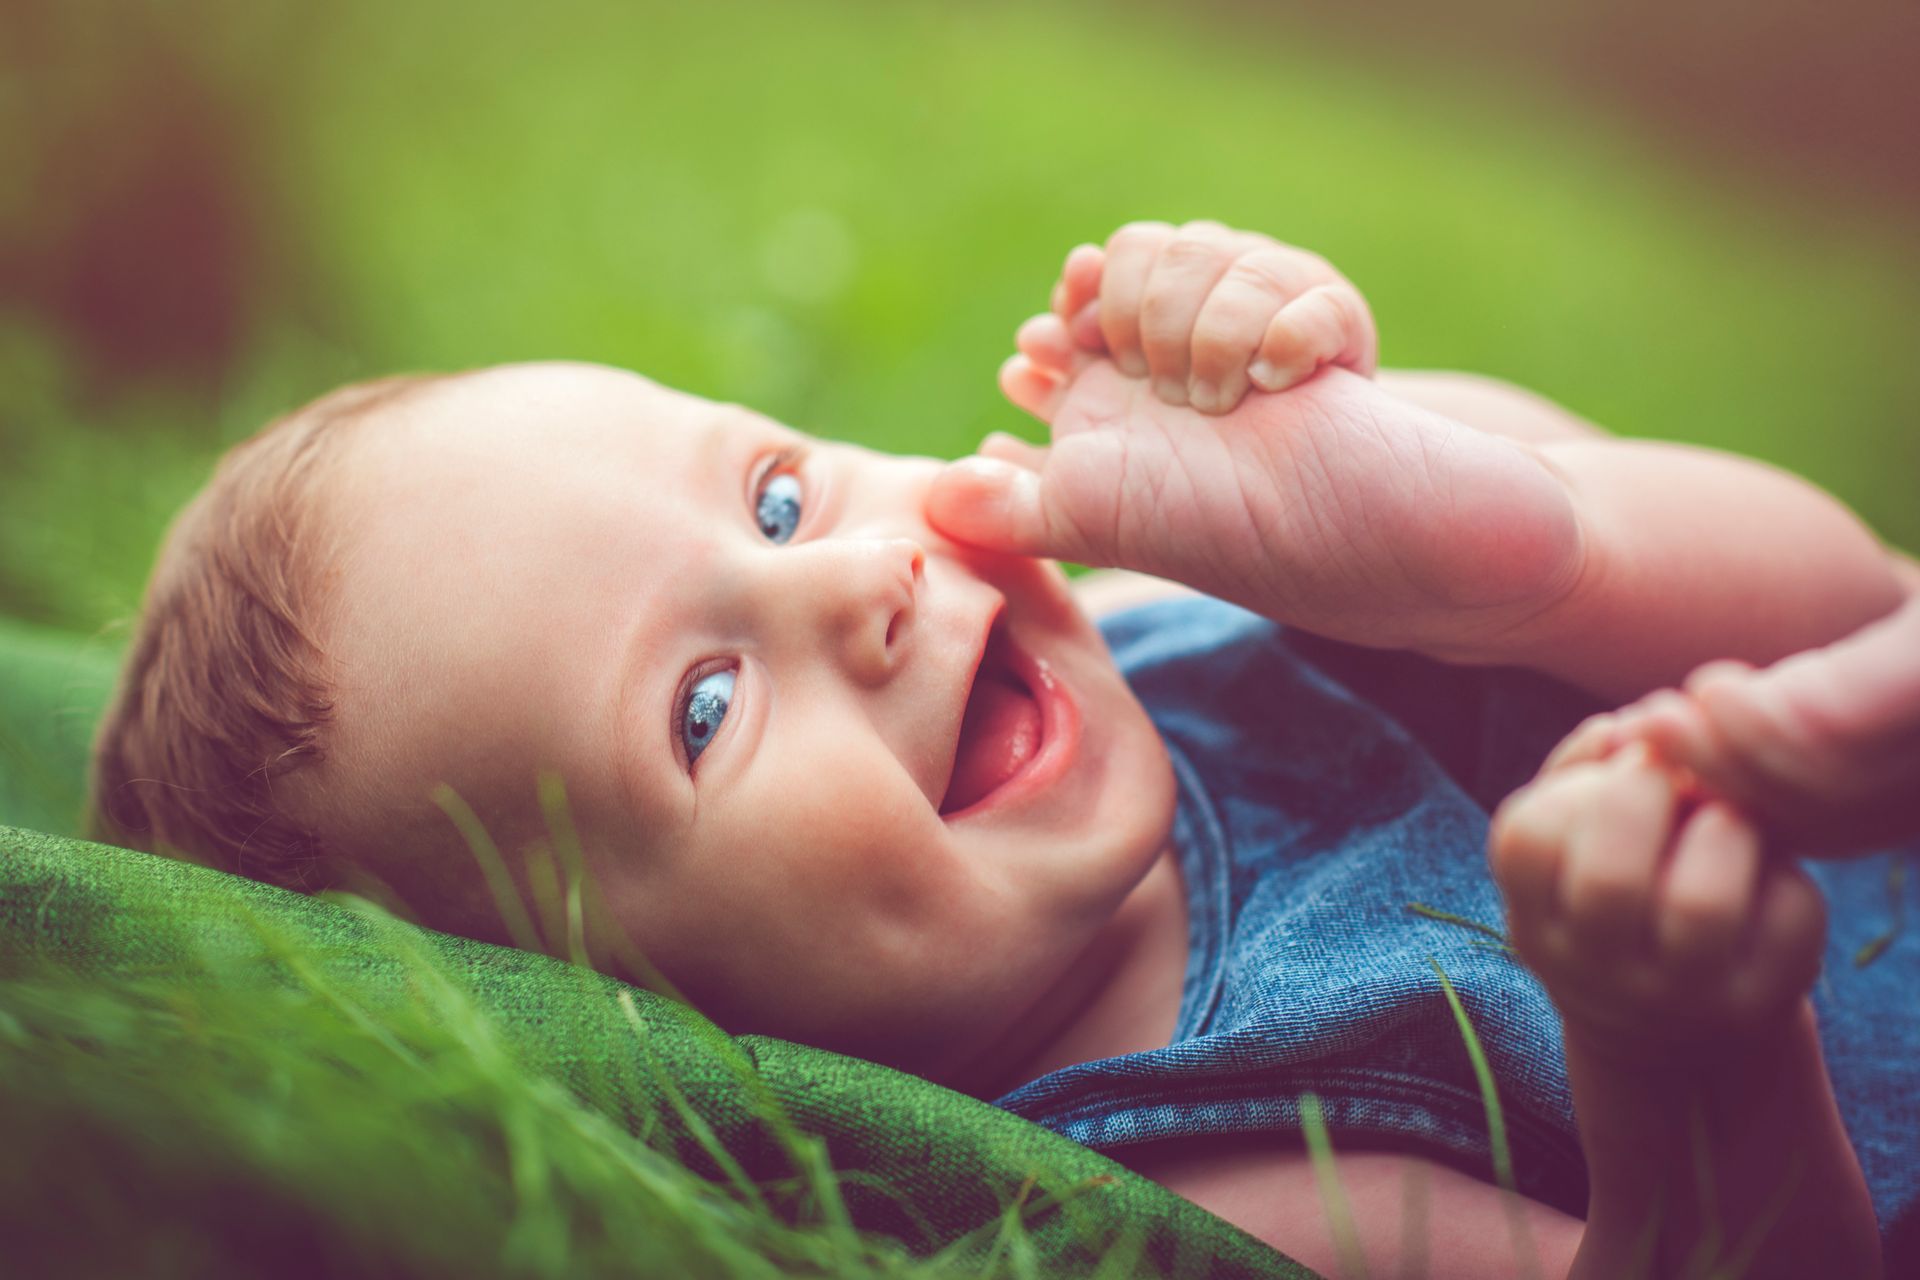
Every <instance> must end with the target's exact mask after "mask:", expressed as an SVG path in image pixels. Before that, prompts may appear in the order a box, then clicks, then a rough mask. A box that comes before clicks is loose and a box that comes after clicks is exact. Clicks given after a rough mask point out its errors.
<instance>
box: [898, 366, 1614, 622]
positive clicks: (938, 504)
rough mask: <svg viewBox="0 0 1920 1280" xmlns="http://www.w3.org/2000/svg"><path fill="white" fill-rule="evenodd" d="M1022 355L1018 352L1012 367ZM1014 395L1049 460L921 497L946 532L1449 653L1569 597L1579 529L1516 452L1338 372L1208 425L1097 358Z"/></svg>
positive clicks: (1531, 459) (1038, 454)
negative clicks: (1037, 422) (1047, 427)
mask: <svg viewBox="0 0 1920 1280" xmlns="http://www.w3.org/2000/svg"><path fill="white" fill-rule="evenodd" d="M1022 359H1024V357H1016V361H1019V360H1022ZM1075 364H1076V365H1077V366H1078V367H1077V370H1076V372H1075V374H1074V376H1072V377H1071V379H1070V380H1069V381H1066V382H1065V383H1060V384H1052V383H1046V382H1035V383H1033V385H1027V383H1026V382H1024V381H1022V380H1021V379H1023V378H1024V377H1025V376H1026V374H1028V373H1030V370H1027V369H1024V368H1023V367H1022V366H1020V365H1017V364H1013V363H1010V366H1009V370H1008V375H1009V380H1010V381H1012V382H1013V385H1011V386H1009V388H1008V390H1009V393H1010V394H1012V395H1013V396H1014V397H1015V399H1016V401H1018V402H1019V403H1021V404H1022V405H1023V406H1024V407H1027V408H1029V409H1031V410H1033V411H1034V412H1035V413H1036V414H1038V415H1040V416H1043V417H1045V418H1046V419H1047V420H1048V421H1049V422H1050V424H1051V426H1052V428H1053V443H1052V446H1051V448H1050V449H1047V450H1044V451H1034V452H1032V453H1030V454H1024V455H1021V456H1009V455H1007V454H1006V451H1004V450H1002V451H998V452H1000V453H1002V455H1003V456H1001V457H998V458H991V459H967V460H963V461H962V462H960V463H957V464H955V465H954V466H953V467H950V468H949V469H948V470H947V472H946V473H945V474H944V475H943V476H942V477H941V479H940V480H939V481H938V482H937V483H936V485H935V486H934V489H933V491H932V493H931V495H930V497H929V500H928V508H929V514H930V516H931V517H932V518H933V520H934V521H935V522H936V523H937V524H939V525H940V526H941V527H942V528H943V529H944V530H945V531H946V532H948V533H949V534H951V535H952V536H954V537H957V538H961V539H964V540H966V541H969V542H973V543H976V544H979V545H983V546H988V547H992V548H994V549H998V550H1005V551H1015V552H1021V553H1025V554H1029V555H1047V556H1054V557H1057V558H1061V559H1068V560H1077V561H1080V562H1082V563H1088V564H1099V565H1118V566H1121V567H1125V568H1130V569H1138V570H1141V571H1143V572H1146V573H1152V574H1156V575H1159V576H1161V577H1169V578H1174V579H1177V580H1179V581H1181V582H1185V583H1187V584H1188V585H1190V586H1194V587H1197V588H1199V589H1200V590H1203V591H1207V592H1210V593H1212V594H1214V595H1218V596H1222V597H1224V598H1226V599H1230V600H1233V601H1235V602H1237V603H1240V604H1242V605H1245V606H1247V607H1249V608H1253V609H1256V610H1258V611H1260V612H1262V613H1265V614H1267V615H1268V616H1269V617H1273V618H1275V619H1277V620H1279V621H1282V622H1286V623H1289V624H1292V625H1296V626H1300V627H1303V628H1306V629H1308V630H1312V631H1316V632H1319V633H1321V634H1324V635H1329V636H1332V637H1335V638H1338V639H1343V640H1349V641H1354V642H1357V643H1362V644H1369V645H1376V646H1380V647H1412V648H1421V649H1424V650H1427V651H1444V650H1445V649H1447V648H1448V647H1449V646H1453V645H1470V644H1472V643H1473V641H1474V640H1476V639H1477V638H1478V637H1479V636H1482V635H1488V634H1492V633H1494V632H1497V631H1499V630H1501V629H1504V628H1507V627H1511V626H1514V625H1516V624H1517V623H1518V622H1520V621H1523V620H1524V619H1525V618H1527V617H1529V616H1531V615H1532V614H1533V613H1534V612H1537V611H1539V610H1541V609H1543V608H1544V607H1545V606H1546V605H1547V604H1549V603H1551V602H1552V600H1553V599H1555V598H1557V597H1558V595H1559V594H1560V593H1561V592H1563V591H1565V590H1566V589H1568V588H1569V587H1570V586H1571V584H1572V582H1573V580H1574V577H1575V576H1576V575H1577V573H1578V569H1579V544H1580V538H1579V530H1578V527H1577V524H1576V520H1575V516H1574V512H1573V508H1572V505H1571V503H1570V501H1569V499H1568V497H1567V495H1566V492H1565V490H1564V488H1563V487H1562V485H1561V484H1560V482H1559V481H1558V480H1557V479H1556V478H1555V477H1554V476H1553V475H1552V474H1551V473H1550V472H1549V471H1548V470H1547V469H1546V467H1545V466H1544V465H1543V464H1542V463H1541V462H1540V461H1539V460H1538V459H1537V458H1536V457H1535V456H1534V455H1532V454H1531V453H1529V452H1527V451H1526V450H1525V449H1524V448H1523V447H1521V446H1518V445H1515V444H1513V443H1512V442H1510V441H1506V440H1501V439H1498V438H1496V437H1492V436H1488V435H1485V434H1482V433H1480V432H1477V431H1474V430H1473V429H1471V428H1468V427H1465V426H1462V425H1460V424H1458V423H1455V422H1452V421H1450V420H1448V419H1446V418H1442V417H1439V416H1437V415H1434V414H1431V413H1428V412H1427V411H1425V410H1423V409H1420V408H1419V407H1417V406H1414V405H1411V404H1408V403H1406V402H1404V401H1401V400H1398V399H1396V398H1395V397H1393V396H1391V395H1389V394H1387V393H1386V392H1383V391H1381V390H1380V389H1379V387H1377V386H1376V385H1374V384H1373V383H1371V382H1369V381H1368V380H1367V379H1365V378H1361V377H1359V376H1357V375H1354V374H1351V373H1349V372H1347V371H1345V370H1342V369H1327V370H1323V371H1322V372H1321V373H1320V375H1319V376H1317V377H1315V378H1313V379H1311V380H1310V381H1308V382H1306V383H1304V384H1302V385H1300V386H1298V387H1295V388H1294V389H1292V390H1291V391H1288V392H1285V393H1282V394H1277V395H1273V394H1254V395H1250V396H1248V397H1247V398H1246V399H1245V400H1244V401H1243V402H1242V403H1241V404H1240V406H1239V407H1238V408H1237V409H1235V410H1233V411H1232V412H1230V413H1227V414H1222V415H1215V416H1209V415H1204V414H1201V413H1199V412H1196V411H1195V410H1193V409H1191V408H1188V407H1183V406H1176V405H1170V404H1167V403H1165V402H1163V401H1162V400H1160V399H1158V398H1156V397H1155V396H1154V395H1153V394H1152V392H1151V391H1150V390H1149V388H1148V385H1147V384H1146V383H1145V382H1144V381H1141V380H1138V379H1133V378H1129V377H1127V376H1126V375H1124V374H1122V373H1121V372H1120V371H1119V370H1118V369H1117V368H1115V367H1114V366H1113V364H1112V363H1110V362H1109V361H1106V360H1093V361H1090V362H1089V361H1087V360H1085V359H1084V358H1082V359H1080V360H1076V361H1075Z"/></svg>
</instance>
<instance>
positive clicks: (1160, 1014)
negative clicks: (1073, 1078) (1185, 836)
mask: <svg viewBox="0 0 1920 1280" xmlns="http://www.w3.org/2000/svg"><path fill="white" fill-rule="evenodd" d="M1187 949H1188V924H1187V890H1186V884H1185V882H1184V881H1183V880H1182V879H1181V877H1180V858H1179V854H1178V853H1177V851H1176V850H1175V849H1174V848H1173V846H1171V845H1169V846H1168V847H1167V848H1166V849H1164V850H1163V851H1162V852H1161V854H1160V856H1159V857H1158V858H1157V859H1155V861H1154V864H1153V866H1152V868H1150V869H1149V870H1148V872H1147V874H1146V875H1145V876H1144V877H1143V878H1142V879H1141V881H1140V883H1139V884H1137V885H1135V886H1134V887H1133V891H1132V892H1130V893H1129V894H1128V895H1127V896H1126V897H1125V898H1124V899H1123V900H1122V901H1121V903H1120V906H1119V908H1118V909H1117V910H1115V912H1114V913H1113V916H1112V917H1111V918H1110V919H1109V920H1108V921H1107V923H1106V924H1105V925H1103V926H1102V927H1101V929H1100V931H1099V933H1097V934H1095V935H1094V938H1093V941H1092V942H1091V943H1089V944H1088V945H1087V948H1086V949H1085V950H1084V951H1082V952H1081V953H1080V955H1079V956H1078V957H1077V958H1076V959H1075V960H1074V962H1073V964H1072V965H1071V966H1070V967H1069V968H1068V970H1067V972H1066V973H1065V974H1063V975H1062V976H1061V978H1060V980H1059V981H1058V982H1056V983H1054V985H1053V986H1052V988H1050V989H1049V990H1048V991H1047V992H1046V993H1045V994H1044V995H1042V996H1041V997H1040V999H1039V1000H1038V1001H1036V1002H1035V1003H1034V1005H1033V1006H1032V1007H1031V1008H1030V1009H1028V1010H1027V1012H1026V1013H1025V1014H1023V1015H1022V1016H1021V1018H1020V1019H1019V1021H1018V1022H1016V1023H1015V1024H1014V1026H1013V1027H1012V1028H1010V1029H1009V1030H1008V1032H1007V1033H1006V1034H1005V1035H1004V1036H1003V1037H1001V1039H1000V1041H999V1043H997V1044H996V1045H994V1046H993V1048H992V1049H991V1050H990V1051H989V1052H987V1053H986V1054H983V1055H982V1056H981V1057H980V1058H979V1059H977V1060H976V1061H975V1062H974V1063H973V1064H971V1065H970V1067H969V1069H968V1070H967V1071H966V1072H965V1075H964V1078H962V1079H958V1080H955V1081H954V1082H953V1083H954V1085H955V1087H956V1088H960V1089H964V1090H965V1091H966V1092H968V1093H972V1094H975V1095H976V1096H979V1097H983V1098H994V1097H998V1096H1000V1095H1001V1094H1003V1093H1006V1092H1007V1091H1008V1090H1010V1089H1013V1088H1015V1087H1016V1086H1018V1085H1021V1084H1025V1083H1026V1082H1027V1081H1029V1080H1036V1079H1038V1078H1039V1077H1041V1076H1043V1075H1045V1074H1046V1073H1047V1072H1049V1071H1054V1070H1057V1069H1058V1068H1060V1067H1065V1066H1071V1065H1073V1064H1074V1063H1077V1062H1091V1061H1093V1060H1094V1059H1096V1058H1109V1057H1114V1056H1116V1055H1118V1054H1123V1053H1135V1052H1138V1051H1140V1050H1143V1049H1158V1048H1162V1047H1164V1046H1165V1045H1166V1044H1167V1043H1168V1042H1169V1041H1170V1040H1172V1038H1173V1028H1174V1023H1175V1022H1176V1021H1177V1020H1178V1018H1179V1013H1180V991H1181V986H1182V984H1183V982H1184V981H1185V978H1186V972H1187Z"/></svg>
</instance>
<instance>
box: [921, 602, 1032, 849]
mask: <svg viewBox="0 0 1920 1280" xmlns="http://www.w3.org/2000/svg"><path fill="white" fill-rule="evenodd" d="M1044 726H1045V720H1044V717H1043V716H1042V715H1041V711H1040V703H1039V700H1038V699H1037V698H1036V697H1035V696H1034V692H1033V690H1032V689H1030V688H1029V687H1028V686H1027V683H1026V681H1025V680H1023V679H1022V678H1021V677H1020V676H1019V675H1018V674H1017V673H1016V664H1015V662H1014V659H1013V656H1012V654H1011V653H1010V652H1009V647H1008V642H1007V638H1006V630H1005V628H1004V626H1002V625H1000V624H999V623H996V624H995V625H994V627H993V629H992V631H990V632H989V633H988V636H987V647H986V651H985V652H984V653H983V654H982V655H981V657H980V666H979V669H978V670H977V671H976V672H975V673H974V680H973V689H972V691H971V692H970V693H969V694H968V695H967V708H966V712H965V714H964V715H963V716H962V717H961V721H960V741H959V743H958V745H957V747H956V749H955V752H954V759H953V773H952V775H951V776H950V777H949V779H948V782H947V794H946V795H945V796H944V797H942V799H941V801H940V813H941V815H942V816H943V817H944V816H947V815H950V814H954V813H958V812H960V811H961V810H963V809H970V808H972V807H973V806H974V805H976V804H979V803H980V802H981V801H982V800H985V799H986V798H987V797H988V796H990V795H992V794H993V793H994V792H995V791H998V790H999V789H1000V788H1001V787H1003V786H1005V785H1006V784H1007V783H1008V782H1010V781H1011V780H1012V779H1014V778H1015V777H1017V776H1019V774H1020V773H1021V772H1022V771H1024V770H1025V769H1026V767H1027V766H1028V765H1029V764H1031V763H1032V762H1033V760H1034V758H1035V757H1036V756H1038V755H1039V754H1040V746H1041V743H1042V741H1043V740H1044V738H1045V727H1044Z"/></svg>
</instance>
